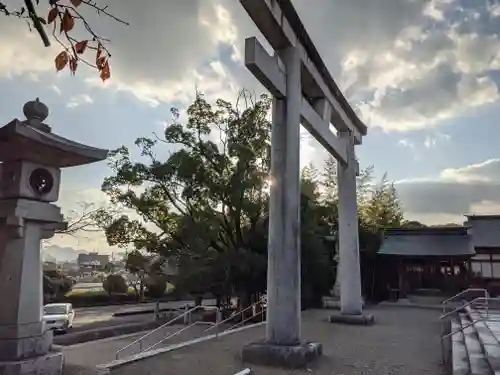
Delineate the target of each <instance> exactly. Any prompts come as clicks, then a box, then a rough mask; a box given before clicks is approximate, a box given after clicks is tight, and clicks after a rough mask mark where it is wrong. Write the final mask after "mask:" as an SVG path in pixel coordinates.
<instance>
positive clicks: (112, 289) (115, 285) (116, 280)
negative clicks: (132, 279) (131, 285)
mask: <svg viewBox="0 0 500 375" xmlns="http://www.w3.org/2000/svg"><path fill="white" fill-rule="evenodd" d="M102 287H103V288H104V290H105V291H106V292H107V293H108V294H109V295H112V294H125V293H127V291H128V286H127V283H126V282H125V279H124V278H123V277H122V276H121V275H109V276H108V277H106V279H105V280H104V282H103V283H102Z"/></svg>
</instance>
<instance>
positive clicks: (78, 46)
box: [75, 40, 89, 54]
mask: <svg viewBox="0 0 500 375" xmlns="http://www.w3.org/2000/svg"><path fill="white" fill-rule="evenodd" d="M88 42H89V41H88V40H82V41H80V42H78V43H76V44H75V50H76V53H78V54H82V53H84V52H85V49H86V48H87V43H88Z"/></svg>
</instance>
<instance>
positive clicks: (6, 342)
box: [0, 331, 53, 361]
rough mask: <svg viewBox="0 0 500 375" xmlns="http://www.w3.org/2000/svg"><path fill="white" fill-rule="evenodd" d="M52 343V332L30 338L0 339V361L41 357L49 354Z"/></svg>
mask: <svg viewBox="0 0 500 375" xmlns="http://www.w3.org/2000/svg"><path fill="white" fill-rule="evenodd" d="M52 341H53V339H52V331H45V332H44V333H42V334H41V335H35V336H30V337H19V338H11V339H3V338H0V361H20V360H24V359H27V358H33V357H38V356H42V355H44V354H47V353H48V352H49V350H50V347H51V345H52Z"/></svg>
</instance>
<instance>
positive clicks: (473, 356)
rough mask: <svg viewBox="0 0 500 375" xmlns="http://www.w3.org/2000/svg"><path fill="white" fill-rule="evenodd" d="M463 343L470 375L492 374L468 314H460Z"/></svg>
mask: <svg viewBox="0 0 500 375" xmlns="http://www.w3.org/2000/svg"><path fill="white" fill-rule="evenodd" d="M459 319H460V324H461V326H462V329H463V334H464V343H465V347H466V350H467V354H468V357H469V366H470V375H492V374H493V372H492V369H491V367H490V365H489V363H488V361H487V360H486V358H485V355H484V351H483V347H482V345H481V343H480V341H479V337H478V334H477V331H476V328H475V326H474V325H469V324H470V323H471V320H470V317H469V315H468V314H460V316H459ZM476 324H477V323H476Z"/></svg>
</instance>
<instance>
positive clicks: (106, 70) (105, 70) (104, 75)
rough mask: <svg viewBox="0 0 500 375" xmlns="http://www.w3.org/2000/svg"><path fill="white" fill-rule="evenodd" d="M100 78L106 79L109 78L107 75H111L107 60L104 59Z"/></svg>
mask: <svg viewBox="0 0 500 375" xmlns="http://www.w3.org/2000/svg"><path fill="white" fill-rule="evenodd" d="M100 76H101V79H102V81H103V82H104V81H106V80H107V79H109V77H111V72H110V70H109V62H108V60H106V62H105V63H104V65H103V67H102V69H101V74H100Z"/></svg>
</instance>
